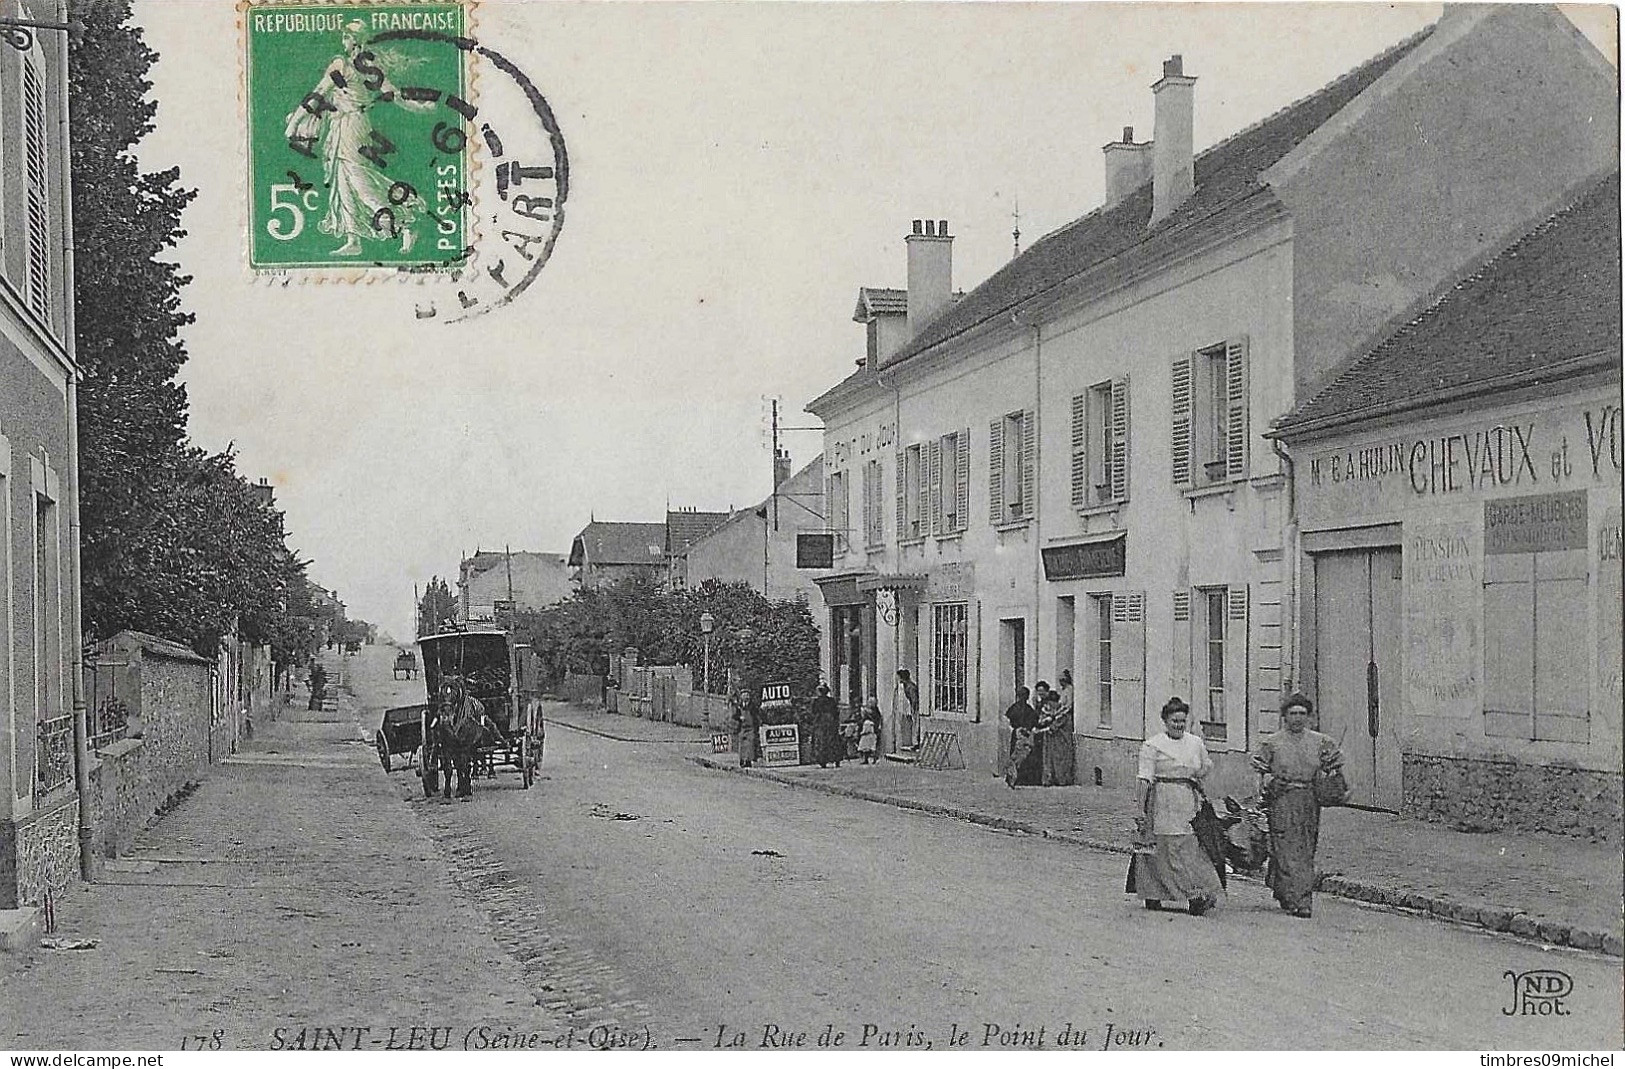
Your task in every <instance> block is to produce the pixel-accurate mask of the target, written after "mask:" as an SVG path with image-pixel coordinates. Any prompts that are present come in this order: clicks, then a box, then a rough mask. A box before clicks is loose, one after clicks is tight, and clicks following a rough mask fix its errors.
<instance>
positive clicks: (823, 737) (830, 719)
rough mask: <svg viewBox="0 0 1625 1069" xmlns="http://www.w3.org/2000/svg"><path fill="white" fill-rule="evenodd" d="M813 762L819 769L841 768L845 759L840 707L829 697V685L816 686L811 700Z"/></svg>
mask: <svg viewBox="0 0 1625 1069" xmlns="http://www.w3.org/2000/svg"><path fill="white" fill-rule="evenodd" d="M812 730H813V760H814V761H817V762H818V767H819V768H828V767H829V766H830V764H832V763H833V764H834V765H835V767H836V768H840V767H841V761H842V760H843V759H845V757H846V740H845V739H843V738H842V737H841V707H840V705H839V704H838V703H837V702H836V701H835V699H834V698H832V697H830V694H829V685H828V684H826V683H820V684H818V693H817V695H816V696H815V697H814V698H813V700H812Z"/></svg>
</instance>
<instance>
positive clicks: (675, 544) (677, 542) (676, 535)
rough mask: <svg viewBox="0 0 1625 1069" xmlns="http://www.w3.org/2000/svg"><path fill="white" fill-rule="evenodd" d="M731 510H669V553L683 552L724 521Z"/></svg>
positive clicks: (667, 538)
mask: <svg viewBox="0 0 1625 1069" xmlns="http://www.w3.org/2000/svg"><path fill="white" fill-rule="evenodd" d="M731 515H733V513H731V512H667V513H666V541H665V542H664V545H665V547H666V552H667V553H681V552H683V551H684V550H686V549H687V548H688V547H689V546H691V545H693V544H694V543H695V542H698V541H699V540H700V539H702V538H704V537H705V536H706V535H707V534H709V533H711V532H712V531H713V530H715V529H716V528H717V526H718V525H719V524H721V523H724V522H725V521H726V520H727V519H728V517H729V516H731Z"/></svg>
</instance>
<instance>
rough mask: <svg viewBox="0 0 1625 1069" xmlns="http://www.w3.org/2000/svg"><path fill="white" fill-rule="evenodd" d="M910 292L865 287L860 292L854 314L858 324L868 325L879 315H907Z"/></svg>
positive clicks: (880, 287) (879, 287)
mask: <svg viewBox="0 0 1625 1069" xmlns="http://www.w3.org/2000/svg"><path fill="white" fill-rule="evenodd" d="M907 314H908V290H894V289H886V288H885V287H882V286H864V287H862V288H861V289H859V290H858V306H857V308H856V309H854V310H853V312H852V319H853V321H854V322H857V323H867V322H868V321H869V320H870V319H871V318H872V317H874V316H877V315H907Z"/></svg>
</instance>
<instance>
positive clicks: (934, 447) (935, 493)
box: [926, 439, 942, 534]
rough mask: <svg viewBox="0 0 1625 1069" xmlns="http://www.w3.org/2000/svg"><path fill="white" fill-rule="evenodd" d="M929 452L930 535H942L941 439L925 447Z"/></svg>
mask: <svg viewBox="0 0 1625 1069" xmlns="http://www.w3.org/2000/svg"><path fill="white" fill-rule="evenodd" d="M926 448H928V450H929V452H931V533H933V534H941V533H942V439H933V440H931V442H929V444H928V445H926Z"/></svg>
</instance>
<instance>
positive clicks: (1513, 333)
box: [1276, 171, 1620, 433]
mask: <svg viewBox="0 0 1625 1069" xmlns="http://www.w3.org/2000/svg"><path fill="white" fill-rule="evenodd" d="M1619 194H1620V187H1619V172H1617V171H1616V172H1614V173H1613V174H1612V175H1610V176H1608V177H1607V178H1604V179H1602V180H1600V181H1598V182H1596V183H1594V184H1593V185H1592V186H1590V187H1589V188H1587V189H1586V190H1584V191H1583V192H1582V193H1581V194H1580V195H1579V196H1578V197H1577V198H1576V199H1575V200H1574V201H1573V202H1572V203H1570V204H1569V205H1568V206H1566V207H1565V208H1563V209H1562V210H1561V211H1558V212H1557V213H1556V214H1554V215H1552V216H1550V217H1549V218H1547V219H1546V220H1545V221H1544V222H1542V223H1541V224H1540V225H1539V226H1537V227H1536V228H1535V229H1534V230H1532V231H1531V232H1530V233H1528V234H1526V235H1524V236H1523V237H1522V238H1520V239H1518V241H1516V242H1514V243H1513V244H1512V245H1511V246H1509V247H1508V248H1506V249H1504V250H1502V251H1501V252H1500V253H1498V254H1497V255H1496V256H1494V257H1493V258H1492V259H1491V260H1490V261H1489V262H1488V263H1485V264H1484V265H1483V266H1481V267H1480V268H1479V269H1478V270H1476V271H1474V272H1473V273H1472V274H1471V275H1469V276H1467V277H1466V278H1464V279H1462V280H1461V281H1460V282H1458V283H1456V284H1455V286H1453V287H1452V288H1451V289H1450V290H1449V291H1448V292H1447V293H1446V294H1445V295H1444V296H1443V297H1441V298H1440V299H1438V300H1437V301H1435V302H1434V303H1433V304H1432V306H1431V307H1429V308H1428V309H1427V310H1426V311H1424V312H1422V313H1421V314H1420V315H1419V316H1416V317H1415V318H1414V319H1412V320H1411V321H1410V322H1408V323H1406V324H1405V325H1404V326H1402V327H1400V328H1399V330H1397V331H1395V332H1394V333H1393V334H1392V335H1390V336H1389V337H1388V338H1387V340H1385V341H1383V342H1382V343H1381V344H1380V345H1378V346H1377V347H1376V348H1375V349H1373V350H1371V351H1370V352H1369V353H1366V354H1365V355H1364V356H1362V357H1360V358H1359V359H1357V360H1355V361H1353V362H1352V363H1351V364H1350V365H1349V366H1348V367H1347V368H1345V369H1344V371H1343V372H1342V374H1340V375H1338V377H1337V378H1336V379H1335V380H1333V382H1332V383H1331V384H1330V385H1329V386H1327V387H1326V388H1325V389H1324V390H1322V391H1321V392H1320V393H1318V394H1316V395H1315V396H1314V397H1312V398H1310V399H1309V400H1308V401H1306V402H1304V403H1303V404H1300V405H1299V406H1298V407H1297V408H1295V409H1293V410H1292V411H1291V412H1289V413H1288V414H1287V415H1285V416H1283V417H1282V418H1281V419H1280V420H1279V421H1277V424H1276V429H1277V431H1278V432H1281V433H1287V432H1290V431H1291V430H1293V429H1295V428H1301V427H1303V426H1304V425H1305V424H1310V423H1320V422H1322V421H1336V422H1343V421H1344V420H1346V419H1348V418H1354V417H1357V416H1358V415H1359V414H1361V413H1364V412H1367V411H1369V410H1370V409H1372V408H1376V407H1379V406H1392V405H1395V404H1400V403H1404V402H1418V403H1426V402H1428V401H1429V400H1432V399H1439V398H1441V397H1442V396H1449V395H1453V394H1456V393H1458V392H1460V391H1462V390H1465V389H1470V388H1475V387H1478V386H1480V385H1482V384H1484V383H1485V382H1486V381H1487V380H1494V381H1496V382H1501V381H1504V380H1507V379H1509V378H1514V377H1517V376H1519V375H1526V374H1530V373H1538V372H1540V371H1542V370H1544V369H1548V368H1554V367H1557V366H1558V365H1562V364H1566V363H1570V362H1572V361H1574V360H1575V359H1577V358H1583V357H1589V356H1594V355H1596V354H1599V353H1605V354H1607V359H1608V360H1609V361H1610V362H1613V361H1616V360H1617V359H1618V352H1619V347H1620V290H1619V278H1620V232H1619V203H1620V202H1619Z"/></svg>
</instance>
